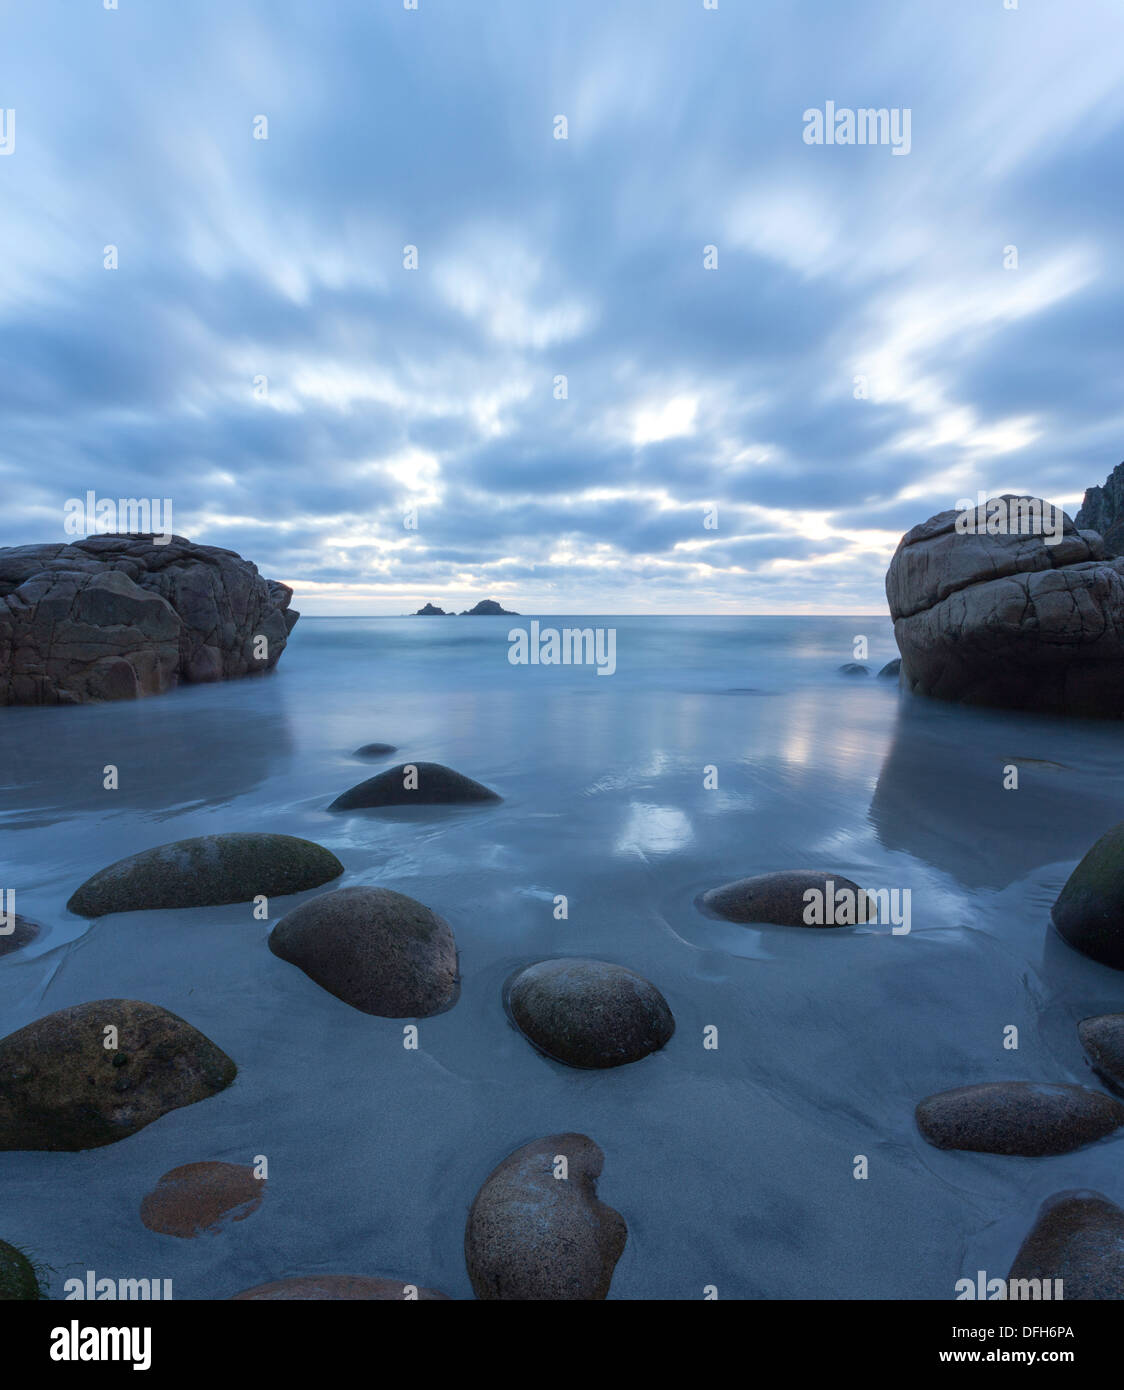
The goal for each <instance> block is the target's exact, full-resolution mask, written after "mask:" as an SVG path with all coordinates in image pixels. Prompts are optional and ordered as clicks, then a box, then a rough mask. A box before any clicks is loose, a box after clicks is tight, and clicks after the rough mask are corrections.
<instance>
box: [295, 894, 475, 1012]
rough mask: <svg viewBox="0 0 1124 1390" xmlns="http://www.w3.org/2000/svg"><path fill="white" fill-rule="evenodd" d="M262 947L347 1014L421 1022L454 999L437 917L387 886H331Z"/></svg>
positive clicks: (452, 972) (448, 950) (452, 945)
mask: <svg viewBox="0 0 1124 1390" xmlns="http://www.w3.org/2000/svg"><path fill="white" fill-rule="evenodd" d="M269 949H270V950H271V951H272V952H273V954H274V955H275V956H280V958H281V959H282V960H285V961H288V962H289V963H290V965H295V966H297V967H298V969H300V970H303V971H304V973H305V974H306V975H307V976H308V977H309V978H310V979H312V980H315V981H316V983H317V984H318V985H320V986H321V988H322V989H326V990H327V991H328V993H329V994H334V995H335V996H336V998H337V999H342V1000H343V1001H344V1003H345V1004H350V1005H351V1006H352V1008H355V1009H360V1010H361V1011H362V1012H363V1013H365V1014H377V1015H379V1016H380V1017H382V1018H428V1017H429V1016H430V1015H431V1014H437V1013H441V1012H443V1011H444V1010H445V1009H447V1008H449V1007H450V1005H452V1004H453V1003H454V1002H455V1001H456V998H457V992H458V988H459V986H458V981H457V946H456V941H455V940H454V939H453V933H452V930H451V929H450V927H449V924H448V923H447V922H446V921H444V919H443V918H441V917H438V916H437V914H436V913H435V912H431V911H430V910H429V908H428V907H426V906H425V905H424V903H419V902H417V901H415V899H413V898H409V897H407V896H406V895H405V894H404V893H395V892H392V891H391V890H390V889H389V888H368V887H355V888H337V889H336V890H335V891H334V892H332V893H323V894H321V895H320V897H317V898H312V899H311V900H310V901H309V902H306V903H302V904H301V906H300V907H298V908H296V909H294V911H292V912H290V913H289V914H288V915H287V916H286V917H283V918H282V919H281V921H280V922H278V923H277V925H276V926H275V927H274V928H273V931H272V932H271V933H270V937H269Z"/></svg>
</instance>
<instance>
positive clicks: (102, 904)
mask: <svg viewBox="0 0 1124 1390" xmlns="http://www.w3.org/2000/svg"><path fill="white" fill-rule="evenodd" d="M342 873H343V865H342V864H341V863H340V861H339V860H338V859H337V858H336V856H335V855H334V854H332V853H331V851H330V850H326V849H325V848H324V847H323V846H322V845H318V844H315V843H314V842H313V841H312V840H302V839H298V838H297V837H296V836H294V835H270V834H255V833H241V832H234V833H231V834H225V835H200V836H198V837H197V838H195V839H190V840H174V841H173V842H172V843H171V844H167V845H158V846H157V847H156V848H155V849H146V850H143V851H142V852H141V853H140V854H132V855H130V856H129V857H128V858H127V859H119V860H118V861H117V862H116V863H115V864H110V865H109V867H108V868H105V869H102V870H101V871H100V872H99V873H96V874H94V876H93V877H92V878H88V879H87V880H86V882H85V883H83V884H82V886H81V887H80V888H79V889H78V890H77V891H76V892H75V893H74V895H73V896H72V897H71V899H70V901H69V902H68V903H67V905H66V906H67V910H68V911H70V912H73V913H75V914H76V915H77V916H79V917H104V916H105V915H106V914H107V913H110V912H143V911H148V910H151V909H154V908H180V907H218V906H222V905H223V904H225V903H245V902H251V901H253V899H254V898H256V897H257V896H258V895H259V894H264V895H265V896H266V897H284V896H285V895H286V894H289V893H302V892H305V891H306V890H307V889H309V888H319V887H320V886H321V885H322V884H324V883H327V882H328V881H329V880H330V879H333V878H338V877H339V876H340V874H342Z"/></svg>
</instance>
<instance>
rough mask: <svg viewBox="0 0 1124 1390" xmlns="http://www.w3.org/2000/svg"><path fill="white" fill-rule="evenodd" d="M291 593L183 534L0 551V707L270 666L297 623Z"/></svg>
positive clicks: (110, 694) (66, 700)
mask: <svg viewBox="0 0 1124 1390" xmlns="http://www.w3.org/2000/svg"><path fill="white" fill-rule="evenodd" d="M291 598H292V590H291V589H289V588H288V586H287V585H285V584H279V583H278V582H277V581H276V580H267V579H263V578H262V577H261V575H260V574H259V573H258V571H257V567H256V566H255V565H252V564H251V563H250V562H249V561H248V560H243V559H242V558H241V556H239V555H236V554H235V552H234V551H233V550H222V549H219V548H218V547H217V546H213V545H195V544H194V543H193V542H191V541H188V540H184V539H183V537H182V536H172V537H171V538H170V539H169V540H168V542H167V544H160V543H158V541H157V538H156V537H154V536H151V535H107V536H90V537H88V538H86V539H85V540H79V541H76V542H74V543H73V544H70V545H65V544H49V545H21V546H14V547H9V548H7V549H0V705H77V704H86V703H88V702H90V701H96V700H129V699H135V698H137V697H138V696H141V695H159V694H162V693H163V692H164V691H167V690H171V689H172V688H173V687H174V686H176V685H178V684H179V683H180V682H181V681H217V680H228V679H230V678H232V677H235V676H247V675H254V674H258V673H261V672H263V671H270V670H272V669H273V667H274V666H276V664H277V661H278V658H279V657H280V655H281V653H282V652H283V651H284V650H285V643H286V641H287V639H288V635H289V633H290V632H291V631H292V629H293V626H294V624H295V623H296V621H297V618H298V617H299V614H298V613H296V612H295V611H293V610H291V609H290V608H289V601H290V599H291ZM261 639H264V641H262V640H261Z"/></svg>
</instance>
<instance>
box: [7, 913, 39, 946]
mask: <svg viewBox="0 0 1124 1390" xmlns="http://www.w3.org/2000/svg"><path fill="white" fill-rule="evenodd" d="M41 931H42V927H40V925H39V923H38V922H31V921H29V920H28V919H27V918H26V917H21V916H19V914H18V913H13V915H12V919H11V921H8V922H2V923H0V956H6V955H8V954H9V953H10V952H12V951H19V950H21V949H22V948H23V947H24V946H29V945H30V944H31V943H32V942H33V941H34V940H35V938H36V937H37V936H38V935H39V933H40V932H41Z"/></svg>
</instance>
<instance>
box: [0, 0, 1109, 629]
mask: <svg viewBox="0 0 1124 1390" xmlns="http://www.w3.org/2000/svg"><path fill="white" fill-rule="evenodd" d="M1008 3H1010V0H1008ZM119 6H120V7H119V9H117V10H106V9H105V8H104V6H103V0H10V2H9V3H6V4H4V5H3V16H2V18H3V24H2V29H0V36H2V46H0V109H2V110H3V111H5V112H10V111H14V112H15V118H14V126H12V121H11V117H10V116H6V117H5V122H6V124H5V131H6V134H7V137H8V138H9V141H10V152H9V153H8V154H7V155H6V156H5V157H2V158H0V253H2V258H3V259H2V267H3V269H2V274H0V316H2V322H0V357H2V359H3V372H2V373H0V401H2V406H0V409H2V413H3V420H2V428H0V486H2V487H3V498H4V506H3V509H2V512H0V544H4V545H18V544H25V543H28V542H31V541H47V540H63V539H66V537H65V536H64V534H63V515H64V505H65V503H66V501H67V499H69V498H72V497H84V496H85V495H86V493H87V491H91V490H92V491H94V492H95V493H96V494H97V495H98V496H99V497H107V498H114V497H134V498H143V497H161V498H163V497H169V498H171V499H172V503H173V516H174V529H175V530H176V531H177V532H178V533H180V534H182V535H186V536H188V537H190V538H191V539H193V540H197V541H204V542H208V543H211V544H216V545H223V546H228V547H230V548H232V549H235V550H237V551H239V552H240V553H242V554H243V555H246V556H247V557H248V558H251V559H253V560H254V561H255V562H256V563H257V564H258V566H259V567H260V568H261V570H262V571H263V573H265V574H267V575H269V576H271V577H274V578H279V579H283V580H285V581H287V582H288V583H291V584H292V585H294V587H295V588H296V589H297V591H298V605H299V606H300V607H301V608H302V609H303V610H304V611H305V612H308V613H356V614H359V613H396V612H402V611H406V610H412V609H413V608H416V607H418V606H419V605H420V604H421V603H423V602H425V601H427V600H432V601H434V602H436V603H438V604H441V605H442V606H445V607H456V608H462V607H466V606H468V603H469V602H471V601H475V600H476V599H478V598H481V597H495V598H499V599H501V600H503V601H505V602H506V604H507V606H508V607H515V608H519V609H522V610H523V611H532V612H533V611H540V612H560V613H565V612H575V613H577V612H589V613H617V612H648V611H655V612H658V611H666V612H824V613H843V612H863V613H871V612H879V611H883V610H884V608H885V598H884V593H883V589H882V579H883V575H884V573H885V568H886V564H887V562H888V560H889V557H890V555H891V553H892V551H893V547H894V545H895V544H896V542H897V540H898V537H899V536H900V535H901V533H902V531H903V530H905V529H907V528H908V527H909V526H911V525H913V524H915V523H916V522H918V521H921V520H923V519H924V518H926V517H927V516H929V515H931V514H932V513H934V512H936V511H940V510H943V509H945V508H948V507H951V506H954V505H955V503H956V502H957V501H958V500H959V499H961V498H963V497H967V496H974V495H975V493H976V492H977V490H981V489H982V490H985V491H987V492H989V493H993V492H998V491H1004V490H1020V491H1023V490H1025V491H1030V492H1033V493H1038V494H1040V495H1042V496H1045V497H1048V498H1050V499H1051V500H1054V501H1057V502H1060V503H1062V504H1063V505H1066V506H1067V509H1068V510H1070V511H1071V513H1072V511H1074V510H1076V507H1077V505H1078V503H1079V501H1080V497H1081V494H1082V492H1083V490H1084V488H1085V487H1086V486H1088V485H1090V484H1092V483H1099V482H1101V481H1102V480H1103V479H1104V477H1105V475H1106V474H1107V473H1108V472H1109V471H1110V470H1111V469H1112V467H1113V466H1114V465H1115V464H1116V463H1118V462H1119V461H1120V460H1121V459H1122V458H1124V389H1122V386H1124V373H1122V369H1121V353H1120V345H1121V337H1122V332H1121V328H1122V325H1124V240H1122V236H1121V227H1122V218H1121V212H1122V209H1124V4H1122V3H1121V0H1019V7H1018V8H1017V9H1012V10H1008V9H1005V8H1004V2H1003V0H910V3H907V4H903V3H901V0H855V3H852V4H840V3H837V0H815V3H812V0H752V3H751V2H750V0H719V3H718V8H717V10H708V9H705V8H704V3H703V0H418V9H417V10H416V11H411V10H406V9H405V8H404V6H403V3H402V0H332V2H331V3H327V0H319V2H318V3H312V2H311V0H175V3H172V0H119ZM828 101H832V102H834V103H835V104H836V106H837V107H838V108H852V109H854V108H868V107H886V108H888V109H889V108H900V109H905V108H908V110H909V112H910V131H911V140H910V148H909V152H908V154H904V153H903V154H901V155H898V154H895V153H894V150H893V148H892V147H891V146H887V145H866V146H841V145H833V146H828V145H819V146H817V145H811V144H808V143H806V142H805V140H804V138H803V137H804V132H805V129H806V124H805V120H804V113H805V112H806V111H807V110H809V109H820V110H823V109H824V107H825V103H826V102H828ZM262 116H264V117H266V118H267V120H268V139H255V138H254V135H255V128H256V129H257V130H258V132H259V134H260V133H262V131H263V127H262V125H261V122H260V121H257V118H259V117H262ZM558 116H565V117H566V121H567V123H568V138H567V139H565V140H562V139H556V138H555V134H556V129H558V127H557V125H556V117H558ZM13 131H14V141H11V135H12V134H13ZM111 246H112V247H116V248H117V252H116V254H117V260H118V267H117V269H106V268H105V260H106V257H107V252H106V248H107V247H111ZM407 246H416V248H417V253H418V269H417V270H409V269H406V268H405V267H404V248H406V247H407ZM707 247H714V248H717V268H716V269H707V268H705V260H704V256H705V248H707ZM1010 247H1016V248H1017V258H1018V266H1017V268H1013V269H1011V268H1006V267H1005V265H1004V261H1005V259H1006V261H1008V262H1012V261H1013V257H1012V255H1011V253H1010V251H1009V250H1008V251H1005V248H1010ZM712 259H713V253H712ZM562 375H564V376H565V377H566V379H567V388H568V398H567V399H557V398H556V396H557V394H558V388H556V385H555V383H556V378H558V377H559V376H562ZM856 378H864V379H865V390H864V383H863V382H862V381H860V382H859V383H858V384H856ZM255 382H256V385H255ZM864 394H865V396H866V398H865V399H863V398H862V397H863V395H864ZM856 396H858V397H859V398H858V399H857V398H856ZM411 508H416V517H417V527H416V529H410V528H409V527H408V526H406V525H404V524H403V523H404V519H408V518H407V514H408V512H409V510H410V509H411ZM708 508H716V510H717V516H716V520H717V527H716V528H715V527H713V526H712V527H711V528H709V529H708V528H707V527H706V525H705V524H704V523H705V521H706V519H707V516H708V512H707V509H708ZM709 515H710V520H711V521H712V522H713V521H714V520H715V516H714V513H713V512H711V513H710V514H709Z"/></svg>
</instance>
